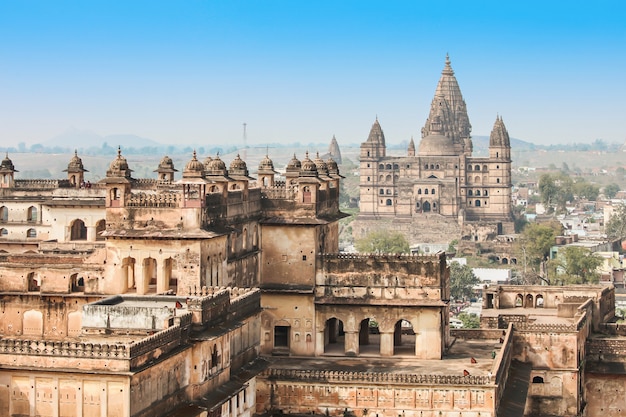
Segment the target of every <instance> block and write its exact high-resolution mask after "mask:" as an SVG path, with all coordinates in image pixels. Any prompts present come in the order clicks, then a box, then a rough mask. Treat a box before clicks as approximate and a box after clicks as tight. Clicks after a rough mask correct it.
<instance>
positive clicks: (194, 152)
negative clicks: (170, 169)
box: [193, 149, 196, 159]
mask: <svg viewBox="0 0 626 417" xmlns="http://www.w3.org/2000/svg"><path fill="white" fill-rule="evenodd" d="M193 159H196V150H195V149H194V150H193Z"/></svg>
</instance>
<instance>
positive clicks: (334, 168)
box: [326, 158, 339, 175]
mask: <svg viewBox="0 0 626 417" xmlns="http://www.w3.org/2000/svg"><path fill="white" fill-rule="evenodd" d="M326 166H327V167H328V173H329V174H334V175H339V166H338V165H337V162H335V160H334V159H333V158H328V160H327V161H326Z"/></svg>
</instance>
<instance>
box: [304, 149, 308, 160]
mask: <svg viewBox="0 0 626 417" xmlns="http://www.w3.org/2000/svg"><path fill="white" fill-rule="evenodd" d="M304 158H305V159H309V150H308V149H307V151H306V152H305V154H304Z"/></svg>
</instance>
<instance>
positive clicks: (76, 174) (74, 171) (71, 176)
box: [63, 150, 89, 188]
mask: <svg viewBox="0 0 626 417" xmlns="http://www.w3.org/2000/svg"><path fill="white" fill-rule="evenodd" d="M63 172H67V179H68V180H69V182H70V184H71V185H72V186H73V187H76V188H80V187H82V186H83V185H84V183H85V172H89V171H87V170H86V169H85V167H84V166H83V160H82V159H80V158H79V157H78V151H76V150H74V156H73V157H72V159H70V163H69V164H67V169H64V170H63Z"/></svg>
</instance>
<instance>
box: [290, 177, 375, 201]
mask: <svg viewBox="0 0 626 417" xmlns="http://www.w3.org/2000/svg"><path fill="white" fill-rule="evenodd" d="M367 180H368V181H369V177H367ZM302 202H303V203H310V202H311V188H309V186H306V187H303V188H302Z"/></svg>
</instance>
